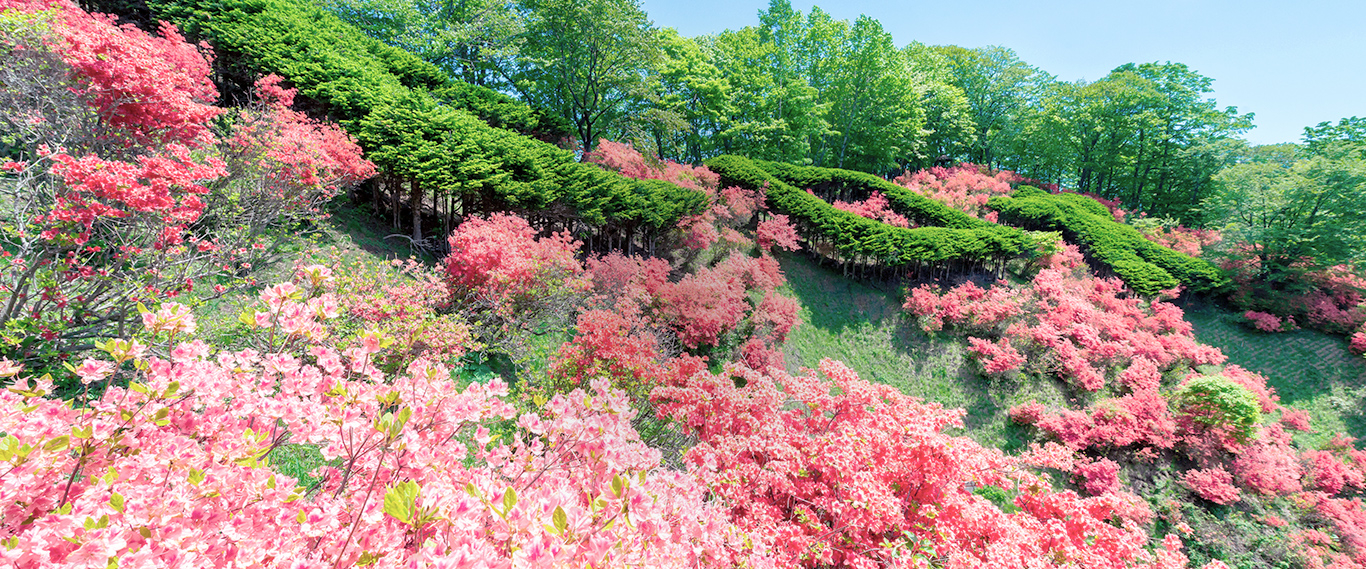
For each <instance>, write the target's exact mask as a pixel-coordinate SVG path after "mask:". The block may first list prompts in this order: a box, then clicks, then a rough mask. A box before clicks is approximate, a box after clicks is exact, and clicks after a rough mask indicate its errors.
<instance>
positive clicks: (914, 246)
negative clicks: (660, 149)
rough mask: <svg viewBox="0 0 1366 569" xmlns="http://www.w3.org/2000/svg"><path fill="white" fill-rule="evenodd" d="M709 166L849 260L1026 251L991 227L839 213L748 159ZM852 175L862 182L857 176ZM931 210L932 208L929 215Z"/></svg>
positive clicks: (989, 256)
mask: <svg viewBox="0 0 1366 569" xmlns="http://www.w3.org/2000/svg"><path fill="white" fill-rule="evenodd" d="M706 164H707V167H708V168H711V169H712V171H714V172H716V173H717V174H720V176H721V185H722V186H730V185H736V186H740V187H743V188H748V189H754V190H758V189H766V191H767V195H768V203H769V207H771V208H773V209H774V210H775V211H777V212H779V213H783V214H787V215H788V216H789V217H791V219H792V221H794V222H795V223H796V224H797V226H798V230H799V232H802V233H804V234H806V235H808V236H810V235H817V236H819V237H820V239H823V240H825V241H826V242H828V243H829V244H831V245H833V246H834V247H835V248H836V249H838V250H839V251H840V253H841V254H843V255H846V256H849V257H855V256H857V257H862V258H864V259H866V260H874V261H876V262H878V263H881V264H885V265H889V266H906V265H912V264H927V263H928V264H935V263H943V262H946V261H986V260H993V259H997V260H999V259H1002V258H1006V257H1013V256H1016V255H1018V254H1020V253H1022V252H1023V251H1024V243H1025V239H1024V234H1023V232H1020V231H1018V230H1014V229H1010V228H1005V227H1000V226H995V225H992V224H990V223H986V222H981V223H983V224H985V225H984V226H979V227H974V228H955V227H919V228H915V229H905V228H900V227H893V226H890V225H887V224H885V223H882V222H880V221H874V220H871V219H867V218H864V217H860V216H858V215H856V214H852V213H849V212H846V211H842V210H839V209H835V207H834V206H831V205H830V204H829V203H826V202H825V200H822V199H820V198H818V197H816V196H814V195H811V194H809V193H807V192H805V191H803V190H799V189H797V188H796V187H793V186H791V185H788V184H787V183H785V182H783V181H782V179H780V178H779V177H777V176H774V175H772V174H770V173H769V172H768V171H767V170H765V169H764V168H762V167H760V165H759V164H758V163H755V162H753V161H751V160H748V159H746V158H742V157H739V156H731V155H727V156H718V157H716V158H712V159H710V160H707V161H706ZM775 168H776V166H775ZM848 174H849V175H850V176H854V177H857V176H856V174H857V173H854V172H849V173H848ZM922 199H923V198H922ZM926 201H928V200H926ZM941 205H942V204H941ZM930 209H931V208H929V207H928V206H927V209H926V210H927V211H929V210H930ZM945 209H947V208H945ZM960 213H961V212H960ZM964 217H966V216H964ZM808 238H809V237H808Z"/></svg>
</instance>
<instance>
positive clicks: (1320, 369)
mask: <svg viewBox="0 0 1366 569" xmlns="http://www.w3.org/2000/svg"><path fill="white" fill-rule="evenodd" d="M1186 320H1188V321H1189V322H1190V323H1191V324H1193V325H1194V326H1195V336H1196V338H1198V339H1199V340H1200V341H1201V342H1202V343H1205V344H1209V345H1211V346H1214V347H1216V348H1219V349H1220V350H1223V352H1224V354H1225V355H1227V356H1228V363H1230V364H1237V365H1239V366H1242V367H1244V368H1246V369H1248V370H1250V371H1254V372H1257V373H1260V374H1262V375H1264V376H1266V378H1267V384H1268V385H1270V386H1271V387H1274V388H1275V389H1276V393H1278V394H1279V395H1280V397H1281V403H1282V404H1283V405H1287V406H1290V407H1296V408H1300V409H1304V410H1306V411H1308V412H1309V416H1310V422H1311V424H1312V426H1313V427H1314V429H1315V430H1316V431H1319V432H1318V433H1316V434H1312V435H1309V434H1299V435H1297V436H1296V442H1299V443H1301V444H1304V445H1309V446H1319V445H1320V444H1322V443H1323V442H1325V441H1327V440H1328V439H1330V438H1332V436H1333V433H1338V432H1343V433H1347V434H1349V435H1352V436H1354V437H1357V438H1366V360H1364V359H1362V358H1361V357H1359V356H1356V355H1353V354H1352V353H1351V352H1349V351H1347V341H1346V340H1345V339H1343V338H1341V337H1338V336H1331V335H1328V334H1323V333H1319V332H1314V331H1312V330H1295V331H1293V332H1280V333H1275V334H1268V333H1265V332H1259V331H1257V330H1254V329H1252V328H1250V327H1248V326H1246V325H1244V324H1243V317H1242V316H1241V315H1239V314H1236V313H1233V312H1228V311H1226V310H1222V309H1219V308H1217V307H1212V306H1204V307H1198V308H1192V309H1188V310H1187V311H1186Z"/></svg>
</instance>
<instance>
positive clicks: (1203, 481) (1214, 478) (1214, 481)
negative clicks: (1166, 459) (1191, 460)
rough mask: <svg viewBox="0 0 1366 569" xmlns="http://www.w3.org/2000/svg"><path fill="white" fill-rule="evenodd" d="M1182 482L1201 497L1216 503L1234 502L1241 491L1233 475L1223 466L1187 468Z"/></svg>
mask: <svg viewBox="0 0 1366 569" xmlns="http://www.w3.org/2000/svg"><path fill="white" fill-rule="evenodd" d="M1182 483H1184V484H1185V485H1186V487H1187V488H1190V489H1191V491H1192V492H1195V493H1196V494H1198V495H1199V496H1200V497H1201V498H1204V499H1206V500H1209V501H1211V502H1214V503H1216V504H1232V503H1234V502H1237V501H1238V498H1239V495H1240V492H1239V491H1238V488H1237V487H1236V486H1234V485H1233V475H1232V474H1229V473H1228V471H1226V470H1224V469H1223V468H1218V467H1216V468H1211V469H1207V470H1187V471H1186V474H1185V475H1184V476H1183V477H1182Z"/></svg>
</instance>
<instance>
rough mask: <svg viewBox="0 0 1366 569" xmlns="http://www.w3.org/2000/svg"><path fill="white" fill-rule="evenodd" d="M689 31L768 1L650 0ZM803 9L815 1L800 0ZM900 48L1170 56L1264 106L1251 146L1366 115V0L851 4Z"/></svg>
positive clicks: (1092, 72) (829, 7)
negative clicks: (999, 48) (919, 46)
mask: <svg viewBox="0 0 1366 569" xmlns="http://www.w3.org/2000/svg"><path fill="white" fill-rule="evenodd" d="M642 2H643V6H644V8H645V11H646V12H647V13H648V14H649V16H650V19H651V20H653V21H654V23H655V25H656V26H659V27H672V28H675V29H677V30H678V31H679V33H681V34H683V35H685V36H697V35H702V34H709V33H716V32H720V31H722V30H725V29H739V28H742V27H745V26H750V25H756V24H758V22H759V18H758V13H759V11H760V10H763V9H765V8H767V6H768V0H686V1H685V0H642ZM792 4H793V7H794V8H796V9H798V10H801V11H802V13H807V12H809V11H810V9H811V6H812V3H811V2H808V1H804V0H793V2H792ZM815 5H818V6H820V7H821V9H822V10H824V11H826V12H828V13H830V14H831V15H832V16H834V17H836V18H839V19H848V20H853V19H854V18H857V17H858V16H859V14H867V15H868V16H871V17H873V18H876V19H877V20H878V21H880V22H882V26H883V28H885V29H886V30H887V31H888V32H890V33H891V34H892V37H894V38H896V42H897V45H906V44H908V43H910V42H912V41H919V42H922V43H926V44H930V45H945V44H952V45H960V46H963V47H981V46H988V45H1000V46H1003V47H1008V48H1010V49H1013V50H1015V52H1016V53H1017V54H1019V56H1020V58H1021V59H1023V60H1024V61H1026V62H1028V63H1030V64H1031V65H1034V66H1035V67H1038V68H1040V69H1043V70H1044V71H1047V72H1049V73H1052V74H1053V75H1055V76H1057V77H1058V78H1059V79H1061V80H1064V81H1073V80H1077V79H1085V80H1088V81H1094V80H1096V79H1099V78H1101V77H1104V76H1105V74H1106V73H1108V72H1109V71H1110V70H1111V69H1113V68H1115V67H1118V66H1120V65H1123V64H1125V63H1142V62H1153V61H1173V62H1180V63H1184V64H1186V65H1187V66H1189V67H1190V68H1191V69H1193V70H1195V71H1196V72H1198V73H1200V74H1202V75H1204V76H1206V77H1210V78H1212V79H1214V94H1213V96H1214V98H1215V99H1216V100H1217V101H1218V102H1219V105H1220V106H1221V107H1222V106H1229V105H1233V106H1236V107H1238V110H1239V111H1240V112H1254V113H1256V119H1255V124H1256V125H1257V128H1255V129H1253V130H1251V131H1249V132H1248V133H1247V135H1246V138H1247V139H1248V140H1249V141H1251V142H1253V143H1255V144H1270V143H1276V142H1298V141H1299V140H1300V135H1301V134H1302V133H1303V130H1304V127H1306V126H1310V125H1314V124H1318V123H1319V122H1322V121H1335V122H1336V121H1337V120H1338V119H1340V118H1343V117H1349V116H1366V0H1302V1H1299V2H1292V1H1290V0H1275V1H1270V0H1242V1H1235V0H1124V1H1117V0H1070V1H1065V2H1064V1H1054V2H1044V1H1037V0H1033V1H1030V0H1021V1H1010V0H979V1H972V0H938V1H926V0H903V1H895V0H848V1H843V2H816V3H815Z"/></svg>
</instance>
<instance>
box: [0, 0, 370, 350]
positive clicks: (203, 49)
mask: <svg viewBox="0 0 1366 569" xmlns="http://www.w3.org/2000/svg"><path fill="white" fill-rule="evenodd" d="M0 10H3V11H4V14H5V18H6V26H5V28H4V30H3V31H0V46H3V48H2V51H3V55H0V60H2V61H0V67H3V68H4V69H5V73H6V75H5V78H4V79H3V80H0V81H3V82H4V83H5V84H6V92H5V94H4V95H3V97H4V101H3V102H2V103H0V129H3V130H4V131H5V132H7V133H11V134H12V135H14V137H15V138H14V140H15V141H17V142H16V143H15V144H14V145H13V147H12V148H11V149H10V151H11V152H13V153H17V155H18V156H17V160H8V159H6V160H0V192H3V195H4V196H5V197H4V198H0V204H3V206H2V207H3V208H4V209H5V212H4V213H3V214H0V219H3V220H4V221H3V223H0V225H3V227H0V246H3V248H4V249H5V252H6V253H5V255H3V256H0V291H3V295H4V296H5V297H6V298H7V299H9V300H10V302H6V303H4V305H3V306H2V307H0V324H3V326H0V329H3V332H0V339H3V344H4V345H5V346H6V348H5V350H6V352H7V353H8V354H9V355H12V356H15V357H18V358H23V359H26V360H29V361H32V362H35V363H42V362H44V361H46V362H47V363H45V364H43V365H50V364H51V362H52V360H60V359H62V358H63V357H69V356H66V354H67V353H69V352H71V351H72V349H76V350H80V349H88V346H89V344H90V342H91V341H92V340H93V339H102V338H104V337H105V336H106V335H108V334H112V333H114V331H115V330H118V329H119V328H120V327H122V326H127V325H130V324H131V325H136V316H137V315H136V313H135V312H134V311H133V310H131V307H132V306H134V305H135V304H136V303H137V302H138V301H143V302H146V303H149V304H150V303H155V302H159V301H162V300H166V299H170V298H174V297H177V296H179V295H181V294H184V293H187V292H192V291H194V289H195V287H196V286H214V287H215V294H217V293H221V292H222V290H223V288H222V287H225V286H231V285H234V284H241V277H243V276H244V275H245V274H246V273H247V272H248V270H249V269H250V267H252V266H253V265H259V264H260V263H261V262H262V261H264V260H267V259H269V258H271V257H272V256H273V255H275V254H277V253H278V251H276V247H275V246H276V245H277V244H278V242H279V241H280V240H282V239H285V238H287V236H288V235H289V233H290V232H289V229H290V228H292V227H293V226H294V225H296V224H297V223H299V222H301V221H307V220H315V219H317V218H319V217H321V216H322V213H321V211H319V209H318V206H319V205H320V204H321V203H322V202H323V201H325V200H326V199H328V198H330V197H332V196H334V195H336V194H337V192H338V191H339V189H340V188H342V187H345V186H346V185H348V184H352V183H356V182H358V181H361V180H363V179H365V178H367V177H369V176H370V175H371V174H373V172H374V170H373V166H372V165H371V164H370V163H369V162H367V161H365V160H364V159H363V158H361V155H360V148H359V147H358V146H357V145H356V144H355V143H354V142H352V140H351V139H350V138H349V137H347V136H346V135H345V134H344V133H343V132H342V131H341V130H340V129H339V128H337V127H336V126H335V125H330V124H325V123H320V122H317V121H313V120H309V119H307V118H306V117H304V116H303V115H301V114H298V113H294V112H293V111H289V110H288V109H287V108H286V107H287V105H288V103H287V100H288V98H289V97H292V96H293V92H292V91H290V90H287V89H283V88H281V87H280V86H279V85H278V81H277V80H271V79H269V78H268V79H266V80H264V81H263V82H262V83H261V84H259V85H258V95H259V96H260V97H261V100H262V101H263V103H262V104H261V105H258V106H256V107H253V108H251V109H247V110H244V111H242V112H241V113H238V115H237V116H235V117H230V116H224V114H225V112H226V111H225V110H224V109H222V108H219V107H217V106H214V104H213V103H214V101H215V99H216V98H217V89H216V87H215V86H214V84H213V82H212V81H211V72H212V67H211V65H210V61H211V59H212V53H211V52H210V51H209V50H208V48H207V46H206V45H202V44H201V45H193V44H190V43H187V42H186V41H185V39H184V37H183V36H181V35H180V33H179V32H178V31H177V30H176V28H175V27H174V26H171V25H169V24H164V23H163V24H161V25H160V26H159V27H158V30H157V32H156V33H147V32H144V31H142V30H139V29H138V28H136V27H133V26H131V25H129V26H119V25H117V24H116V23H115V22H114V20H113V19H112V17H109V16H103V15H92V14H88V13H86V12H85V11H83V10H81V9H80V8H79V7H77V6H76V5H75V4H73V3H71V2H68V1H67V0H5V1H3V2H0ZM229 115H231V113H229ZM220 127H222V128H220Z"/></svg>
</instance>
